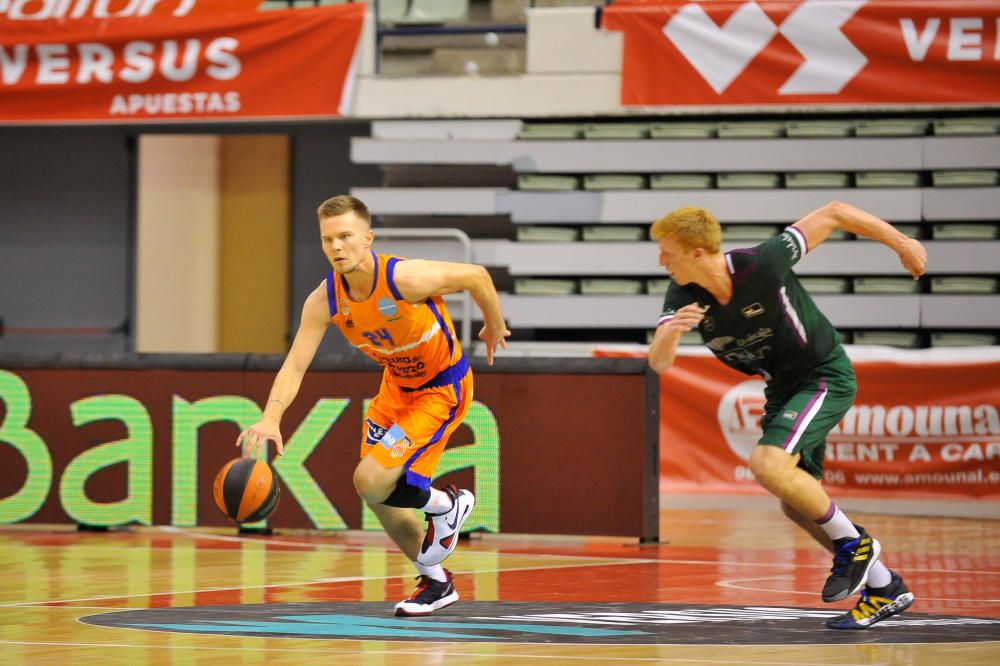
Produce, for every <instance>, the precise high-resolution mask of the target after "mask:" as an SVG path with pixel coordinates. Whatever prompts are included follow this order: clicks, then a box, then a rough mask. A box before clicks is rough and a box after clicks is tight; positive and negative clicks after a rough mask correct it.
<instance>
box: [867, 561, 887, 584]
mask: <svg viewBox="0 0 1000 666" xmlns="http://www.w3.org/2000/svg"><path fill="white" fill-rule="evenodd" d="M891 582H892V573H891V572H890V571H889V570H888V569H887V568H886V566H885V565H884V564H882V563H881V562H876V563H875V564H873V565H872V568H871V570H869V571H868V587H885V586H886V585H888V584H889V583H891Z"/></svg>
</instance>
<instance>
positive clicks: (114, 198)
mask: <svg viewBox="0 0 1000 666" xmlns="http://www.w3.org/2000/svg"><path fill="white" fill-rule="evenodd" d="M143 131H144V128H140V127H79V128H77V127H61V128H59V127H56V128H54V127H24V128H20V127H18V128H14V127H0V318H2V320H3V324H4V326H6V327H9V329H10V330H9V331H8V334H6V335H0V352H2V351H43V352H48V351H68V352H79V351H126V350H128V349H129V348H130V333H129V332H128V330H127V328H126V325H127V324H128V320H129V317H130V316H131V312H132V306H131V299H132V298H133V281H134V268H133V267H132V261H133V254H134V250H133V245H134V243H133V238H132V235H133V233H134V231H133V225H134V222H133V218H134V213H133V211H132V210H131V209H132V207H133V206H134V193H133V187H132V183H133V180H134V156H133V148H132V146H133V143H134V142H133V138H132V137H136V136H138V135H139V134H141V133H142V132H143ZM148 131H151V132H155V133H157V134H165V133H170V132H179V133H190V132H207V133H220V134H221V133H242V134H245V133H255V132H261V133H272V134H273V133H275V132H282V131H284V132H288V133H289V135H290V136H291V137H292V146H293V147H292V150H293V164H292V183H291V189H292V234H293V238H292V280H291V285H292V287H291V289H292V293H291V299H290V303H291V312H290V313H287V316H289V317H290V319H291V326H290V330H291V331H292V332H293V334H294V331H295V330H296V328H297V326H298V320H299V314H300V309H301V307H302V303H303V301H304V300H305V297H306V295H307V294H308V293H309V291H310V290H311V289H312V288H313V287H315V285H316V284H318V283H319V281H320V280H322V278H323V276H324V275H325V274H326V271H327V270H328V269H329V265H328V264H327V263H326V260H325V258H324V257H323V253H322V251H321V248H320V245H319V233H318V230H317V227H316V218H315V209H316V206H317V205H319V203H321V202H322V201H323V200H324V199H326V198H328V197H330V196H333V195H334V194H341V193H346V192H348V191H350V188H351V187H355V186H373V185H378V184H379V183H380V182H381V180H380V178H381V176H380V173H379V170H378V168H377V167H371V166H356V165H354V164H351V161H350V139H351V137H352V136H368V135H369V132H370V127H369V124H368V123H367V122H356V121H345V122H334V123H329V124H325V125H298V126H287V125H275V124H266V125H259V126H256V125H232V126H225V125H215V126H205V127H199V128H194V127H190V126H183V127H169V126H157V127H155V128H151V129H149V130H148ZM274 316H281V315H280V314H279V313H274ZM51 328H59V329H66V328H71V329H117V332H114V333H110V334H108V333H104V334H101V333H87V332H83V331H78V332H77V333H75V334H70V335H67V334H48V335H47V334H39V333H38V329H51ZM19 329H20V333H21V334H19ZM25 329H32V334H31V335H25V334H23V333H24V332H25ZM346 349H348V347H347V345H346V343H345V342H344V341H343V339H342V338H341V337H340V336H339V335H338V334H337V333H336V332H331V334H330V335H328V336H327V339H326V340H325V341H324V343H323V347H321V349H320V353H328V352H332V351H343V350H346Z"/></svg>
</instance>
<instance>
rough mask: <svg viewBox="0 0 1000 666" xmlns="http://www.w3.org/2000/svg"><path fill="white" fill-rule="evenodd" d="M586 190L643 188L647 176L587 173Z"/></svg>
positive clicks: (584, 187) (584, 180) (584, 185)
mask: <svg viewBox="0 0 1000 666" xmlns="http://www.w3.org/2000/svg"><path fill="white" fill-rule="evenodd" d="M583 189H585V190H597V191H600V190H643V189H646V177H645V176H639V175H636V174H620V173H619V174H614V173H612V174H587V175H586V176H584V177H583Z"/></svg>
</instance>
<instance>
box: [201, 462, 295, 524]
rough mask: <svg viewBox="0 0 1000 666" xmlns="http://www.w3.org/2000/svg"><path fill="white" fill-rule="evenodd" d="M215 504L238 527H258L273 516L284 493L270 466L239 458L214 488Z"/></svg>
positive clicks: (226, 468)
mask: <svg viewBox="0 0 1000 666" xmlns="http://www.w3.org/2000/svg"><path fill="white" fill-rule="evenodd" d="M212 494H213V495H214V496H215V504H216V505H217V506H218V507H219V510H220V511H222V513H224V514H226V516H228V517H229V518H232V519H233V520H235V521H236V522H238V523H255V522H257V521H258V520H263V519H265V518H267V517H268V516H269V515H271V512H273V511H274V509H275V507H277V506H278V499H279V498H280V495H281V492H280V491H279V489H278V480H277V479H276V478H274V473H273V472H272V471H271V468H270V467H268V465H267V463H265V462H263V461H260V460H255V459H253V458H236V459H234V460H230V461H229V462H228V463H226V465H225V467H223V468H222V469H220V470H219V473H218V474H217V475H216V476H215V483H214V484H213V486H212Z"/></svg>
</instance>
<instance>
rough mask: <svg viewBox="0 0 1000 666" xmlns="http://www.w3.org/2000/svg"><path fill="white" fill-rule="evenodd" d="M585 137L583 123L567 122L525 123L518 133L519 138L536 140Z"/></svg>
mask: <svg viewBox="0 0 1000 666" xmlns="http://www.w3.org/2000/svg"><path fill="white" fill-rule="evenodd" d="M582 137H583V125H582V124H566V123H535V124H532V123H525V124H524V126H523V127H522V128H521V131H520V133H519V134H518V137H517V138H519V139H524V140H526V141H535V140H538V139H550V140H566V139H579V138H582Z"/></svg>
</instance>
